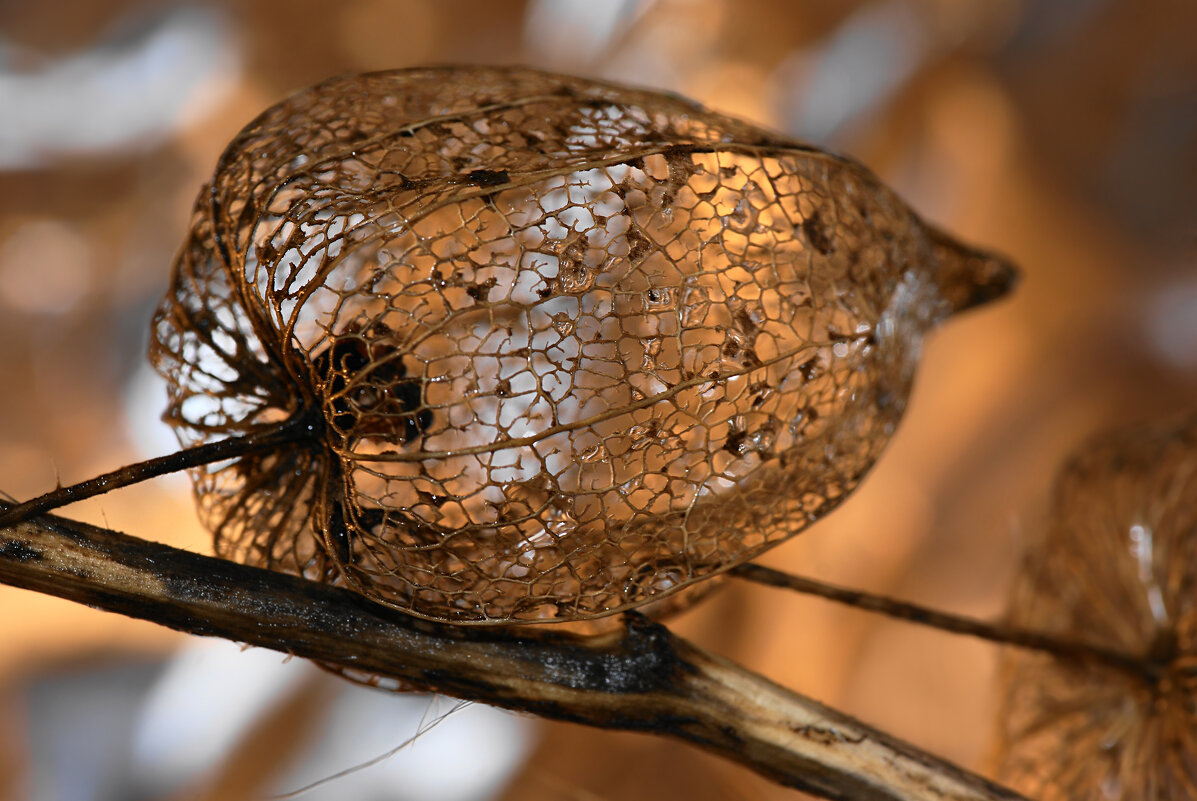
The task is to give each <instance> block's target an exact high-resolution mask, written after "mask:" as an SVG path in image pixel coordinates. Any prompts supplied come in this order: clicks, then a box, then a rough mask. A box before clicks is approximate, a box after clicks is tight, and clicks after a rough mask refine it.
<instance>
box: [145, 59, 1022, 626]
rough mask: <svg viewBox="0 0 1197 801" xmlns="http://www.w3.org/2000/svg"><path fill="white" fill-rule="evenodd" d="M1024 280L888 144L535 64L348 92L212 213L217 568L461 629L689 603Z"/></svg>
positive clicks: (232, 188) (206, 472)
mask: <svg viewBox="0 0 1197 801" xmlns="http://www.w3.org/2000/svg"><path fill="white" fill-rule="evenodd" d="M1012 276H1013V271H1012V269H1011V268H1010V267H1009V266H1008V265H1007V264H1006V263H1004V262H1002V261H1001V260H999V259H995V258H993V257H991V256H988V255H986V254H980V253H976V252H974V251H970V250H967V249H965V248H963V247H961V246H959V245H957V244H956V243H954V242H952V241H951V240H950V239H948V238H947V237H946V236H944V235H943V234H941V233H939V232H938V231H936V230H934V229H933V228H931V227H929V226H927V225H925V224H924V223H923V222H922V221H920V220H919V218H918V217H917V216H916V215H915V214H914V213H913V212H911V211H910V210H909V209H908V208H907V207H906V206H905V205H904V204H903V203H902V202H901V201H900V200H899V199H898V198H897V197H896V196H895V195H894V194H893V193H892V192H891V191H890V190H888V189H887V188H886V187H884V186H883V185H882V184H880V183H879V182H878V181H877V180H876V179H875V178H874V177H873V176H872V175H871V174H870V173H869V172H868V171H867V170H865V169H864V168H863V167H861V166H859V165H857V164H856V163H854V162H852V161H849V160H846V159H843V158H840V157H837V156H833V155H830V154H827V153H825V152H822V151H820V150H817V149H815V148H812V147H809V146H805V145H801V144H798V143H795V142H792V141H789V140H787V139H784V138H782V137H780V136H777V135H774V134H770V133H767V132H764V131H762V130H759V129H757V128H755V127H753V126H750V125H748V124H746V123H743V122H740V121H737V120H734V119H731V118H728V117H725V116H722V115H719V114H716V113H712V112H710V111H707V110H705V109H703V108H701V107H699V106H696V105H694V104H692V103H689V102H687V101H684V100H681V99H678V98H675V97H671V96H667V95H662V94H658V93H653V92H648V91H641V90H634V89H628V88H624V87H620V86H615V85H611V84H605V83H599V82H594V81H587V80H581V79H575V78H569V77H564V76H559V75H553V74H549V73H543V72H537V71H533V70H527V69H506V68H440V69H418V70H403V71H394V72H385V73H375V74H368V75H360V76H352V77H346V78H338V79H334V80H331V81H328V82H326V83H324V84H322V85H320V86H317V87H315V88H312V89H309V90H307V91H304V92H301V93H299V94H297V95H295V96H293V97H291V98H289V99H288V100H286V101H284V102H282V103H280V104H279V105H277V106H275V107H273V108H271V109H269V110H267V111H266V112H265V113H264V114H262V115H261V116H260V117H259V118H258V119H257V120H255V121H254V122H253V123H251V124H250V125H249V126H248V127H247V128H246V129H245V130H244V131H242V133H241V134H240V135H239V136H238V137H237V138H236V139H235V140H234V141H233V143H232V144H231V145H230V146H229V148H228V149H227V150H226V152H225V153H224V155H223V157H222V158H221V160H220V163H219V165H218V167H217V170H216V172H215V175H214V176H213V178H212V180H211V182H210V184H209V185H208V186H206V187H205V188H204V190H203V191H202V192H201V194H200V197H199V199H198V201H197V203H196V206H195V212H194V217H193V223H192V229H191V233H190V236H189V238H188V240H187V242H186V244H185V246H184V247H183V249H182V252H181V254H180V256H179V258H178V261H177V263H176V266H175V272H174V278H173V283H172V286H171V289H170V290H169V292H168V294H167V296H166V298H165V300H164V301H163V303H162V305H161V307H160V309H159V311H158V314H157V316H156V319H155V321H154V339H153V344H152V346H151V357H152V360H153V363H154V364H155V366H156V367H157V369H158V370H159V371H160V372H161V373H162V374H163V375H164V376H165V377H166V378H167V379H168V381H169V383H170V386H171V403H170V408H169V411H168V413H167V420H168V421H169V422H170V423H172V424H173V425H174V427H175V429H176V431H177V432H178V434H179V437H180V439H181V441H182V442H183V444H184V445H196V444H200V443H206V442H212V441H215V440H217V439H220V438H222V437H227V436H229V435H230V434H233V435H236V434H242V435H244V434H252V433H253V432H255V431H262V430H267V429H270V428H271V427H277V426H278V425H279V424H280V421H284V420H289V421H292V423H294V421H297V420H298V421H301V422H302V425H303V426H304V427H305V430H306V431H307V435H306V436H305V437H303V438H299V439H295V440H293V441H291V442H289V443H287V444H284V445H280V446H278V447H275V448H273V449H271V450H269V451H262V452H256V453H251V454H247V455H244V456H241V457H239V458H237V459H235V460H233V461H232V462H231V463H230V462H224V463H218V464H215V465H212V466H207V467H201V468H197V469H195V470H193V477H194V479H195V486H196V493H197V497H198V499H199V502H200V508H201V512H202V516H203V518H204V520H205V522H206V524H207V525H208V526H209V527H210V528H211V529H212V531H213V533H214V536H215V544H216V550H217V552H218V553H219V554H221V555H225V556H230V557H234V558H237V559H241V560H244V561H248V562H251V563H255V564H260V565H265V566H269V567H273V568H276V569H281V570H285V571H290V572H294V573H298V574H302V575H305V576H309V577H311V578H315V579H319V580H325V581H335V582H343V583H345V584H347V585H348V586H350V587H353V588H355V589H357V590H358V591H360V592H362V593H364V594H366V595H367V596H369V597H371V598H373V599H375V600H378V601H381V602H383V603H386V604H389V605H391V606H394V607H396V608H399V609H402V610H404V611H406V612H409V613H411V614H414V615H418V616H422V617H427V618H431V619H437V620H445V621H450V622H456V623H512V622H516V623H531V622H540V621H562V620H567V621H568V620H585V619H592V618H598V617H602V616H605V615H609V614H611V613H613V612H617V611H621V610H627V609H631V608H634V607H637V606H640V605H642V604H644V603H646V602H648V601H652V600H657V599H660V598H664V597H667V596H673V597H674V598H676V595H673V594H674V593H677V592H678V591H679V590H682V589H683V588H686V587H689V586H690V585H692V584H693V583H694V582H696V581H698V580H699V579H703V578H707V577H710V576H713V575H715V574H718V573H719V572H721V571H723V570H725V569H727V568H729V567H731V566H733V565H735V564H737V563H740V562H742V561H744V560H746V559H749V558H751V557H752V556H754V555H756V554H758V553H760V552H761V551H762V550H764V549H765V548H767V547H770V546H772V545H774V544H776V543H778V542H780V541H782V540H784V539H785V538H787V537H789V536H792V535H793V534H795V533H797V532H798V531H800V530H801V529H802V528H804V527H805V526H806V525H807V524H809V523H810V522H811V521H814V520H816V519H818V518H819V517H821V516H822V515H824V514H826V513H827V512H829V511H830V510H831V509H833V508H834V507H835V506H836V505H837V504H838V503H839V502H840V501H842V500H843V498H844V497H845V496H846V495H847V494H848V493H849V492H850V491H851V490H852V489H853V488H854V487H855V486H856V485H857V483H858V482H859V481H860V479H861V477H862V476H863V475H864V473H865V472H866V471H867V470H868V469H869V467H870V466H871V465H872V464H873V462H874V461H875V460H876V458H877V456H878V454H879V453H880V451H881V449H882V447H883V446H884V444H885V442H886V441H887V440H888V438H889V436H890V435H891V433H892V431H893V430H894V427H895V425H896V423H897V421H898V419H899V417H900V415H901V413H902V410H903V408H904V405H905V399H906V397H907V395H908V392H909V389H910V384H911V379H912V374H913V369H914V365H915V361H916V359H917V355H918V352H919V347H920V342H921V338H922V336H923V334H924V332H925V331H926V330H928V329H929V328H930V327H931V326H933V325H934V324H936V323H937V322H939V321H940V320H942V319H943V318H944V317H946V316H947V315H948V314H950V313H951V312H953V311H956V310H960V309H963V308H967V307H969V306H971V305H975V304H976V303H979V302H983V301H985V300H988V299H990V298H993V297H997V296H998V295H1000V294H1002V293H1003V292H1004V291H1005V290H1006V289H1007V288H1008V286H1009V284H1010V282H1011V279H1012Z"/></svg>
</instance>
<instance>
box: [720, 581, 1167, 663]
mask: <svg viewBox="0 0 1197 801" xmlns="http://www.w3.org/2000/svg"><path fill="white" fill-rule="evenodd" d="M728 572H729V573H730V574H731V575H733V576H737V577H739V578H742V579H745V580H747V581H752V582H755V583H757V584H765V585H767V586H770V587H779V588H781V589H786V590H793V591H794V592H800V593H804V594H806V595H814V596H817V597H819V598H823V599H826V600H828V601H833V602H835V603H839V604H844V605H846V606H852V607H855V608H857V609H863V610H865V611H867V612H875V613H877V614H882V615H886V616H888V617H892V618H895V619H897V620H905V621H907V622H910V623H917V624H919V625H921V626H930V627H932V628H936V629H939V630H941V631H947V632H951V633H953V634H965V635H968V636H971V637H979V638H980V639H983V640H988V641H989V642H994V643H1000V644H1002V645H1013V646H1016V647H1018V648H1029V649H1032V650H1035V651H1044V652H1046V653H1049V654H1052V655H1053V656H1056V657H1059V658H1062V659H1067V660H1074V661H1075V660H1080V661H1091V662H1092V661H1095V662H1100V663H1102V664H1104V665H1108V666H1110V667H1114V668H1117V669H1118V670H1124V671H1127V672H1130V673H1133V674H1135V675H1136V676H1141V675H1144V674H1150V672H1151V669H1152V665H1151V664H1150V663H1149V662H1147V661H1146V660H1143V659H1137V658H1135V657H1134V656H1131V655H1129V654H1125V653H1123V652H1121V651H1117V650H1114V649H1112V648H1103V647H1102V646H1100V645H1090V644H1089V643H1083V642H1075V641H1070V640H1062V639H1060V638H1059V637H1057V636H1054V635H1051V634H1044V633H1041V632H1036V631H1028V630H1026V629H1020V628H1014V627H1012V626H1006V625H1003V624H1001V623H992V622H990V621H987V620H978V619H977V618H972V617H966V616H964V615H954V614H952V613H950V612H942V611H940V610H938V609H931V608H929V607H926V606H919V605H918V604H912V603H908V602H906V601H899V600H897V599H895V598H889V597H886V596H884V595H874V594H873V593H868V592H862V591H860V590H853V589H849V588H847V587H838V586H836V585H834V584H828V583H826V582H823V581H817V580H815V579H811V578H806V577H803V576H795V575H793V574H791V573H785V572H783V571H780V570H775V569H773V568H771V567H764V566H762V565H753V564H744V565H738V566H737V567H734V568H732V569H731V570H730V571H728Z"/></svg>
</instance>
